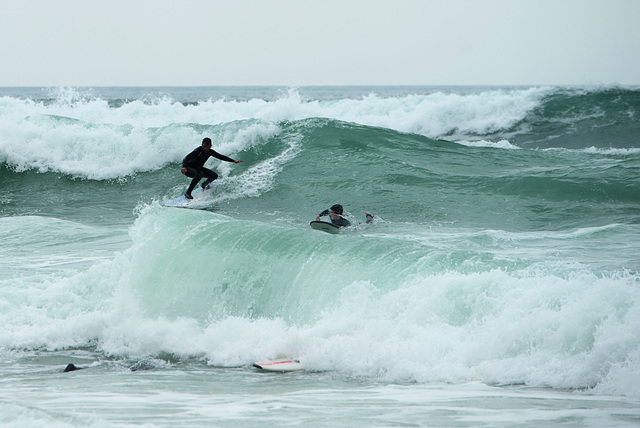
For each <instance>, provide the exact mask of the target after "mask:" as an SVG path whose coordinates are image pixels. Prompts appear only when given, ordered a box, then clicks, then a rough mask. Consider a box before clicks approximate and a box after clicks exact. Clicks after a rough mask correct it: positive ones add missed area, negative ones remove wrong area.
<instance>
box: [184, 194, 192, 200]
mask: <svg viewBox="0 0 640 428" xmlns="http://www.w3.org/2000/svg"><path fill="white" fill-rule="evenodd" d="M184 197H185V198H187V199H193V196H191V193H185V194H184Z"/></svg>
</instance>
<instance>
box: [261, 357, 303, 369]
mask: <svg viewBox="0 0 640 428" xmlns="http://www.w3.org/2000/svg"><path fill="white" fill-rule="evenodd" d="M253 367H256V368H258V369H260V370H264V371H267V372H295V371H298V370H304V366H303V365H302V363H301V362H300V361H298V360H290V359H287V358H281V359H278V360H266V361H261V362H258V363H253Z"/></svg>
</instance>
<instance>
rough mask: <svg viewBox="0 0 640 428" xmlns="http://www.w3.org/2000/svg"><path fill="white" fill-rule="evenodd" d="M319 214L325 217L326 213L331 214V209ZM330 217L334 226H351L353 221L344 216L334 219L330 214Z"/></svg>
mask: <svg viewBox="0 0 640 428" xmlns="http://www.w3.org/2000/svg"><path fill="white" fill-rule="evenodd" d="M318 215H319V216H320V217H324V216H326V215H329V210H324V211H322V212H321V213H320V214H318ZM329 219H331V224H333V225H334V226H338V227H346V226H351V222H350V221H349V220H347V219H346V218H344V217H342V216H340V218H339V219H337V220H334V219H332V218H331V216H329Z"/></svg>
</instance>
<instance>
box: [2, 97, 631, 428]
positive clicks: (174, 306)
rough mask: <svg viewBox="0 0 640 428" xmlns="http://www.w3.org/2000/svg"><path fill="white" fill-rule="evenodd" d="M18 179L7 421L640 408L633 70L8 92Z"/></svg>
mask: <svg viewBox="0 0 640 428" xmlns="http://www.w3.org/2000/svg"><path fill="white" fill-rule="evenodd" d="M205 136H208V137H210V138H212V140H213V146H214V149H215V150H217V151H218V152H220V153H223V154H226V155H229V156H231V157H233V158H235V159H243V160H245V162H244V163H241V164H230V163H226V162H219V161H214V160H213V159H212V160H210V161H209V163H208V164H207V166H208V167H210V168H212V169H214V170H216V171H217V172H218V173H219V174H220V175H221V178H220V179H219V180H218V181H216V182H215V184H214V185H213V189H212V190H211V191H209V192H207V194H206V195H205V197H204V198H202V199H201V200H198V201H197V202H194V203H193V204H192V206H191V208H193V209H181V208H172V207H166V206H164V204H165V203H166V202H168V201H170V200H172V199H173V198H176V197H178V196H180V195H181V194H183V193H184V191H185V189H186V187H187V185H188V183H189V180H188V179H186V178H185V177H184V176H182V175H181V174H180V163H181V160H182V158H183V157H184V156H185V155H186V154H187V153H188V152H189V151H191V150H193V149H194V148H195V147H197V146H198V145H199V144H200V142H201V140H202V138H203V137H205ZM0 190H1V191H0V385H1V387H0V424H1V425H2V426H9V427H22V426H29V427H35V426H42V427H44V426H46V427H87V426H89V427H111V426H113V427H124V426H127V427H129V426H146V427H155V426H220V427H239V426H243V427H244V426H274V427H275V426H278V427H279V426H300V425H305V426H317V427H325V426H326V427H364V426H380V427H388V426H429V427H478V426H491V427H511V426H520V427H540V426H574V427H583V426H590V427H611V426H616V427H617V426H620V427H623V426H637V425H639V424H640V256H639V254H640V89H639V88H633V87H619V86H607V87H370V88H369V87H307V88H276V87H222V88H211V87H203V88H197V87H194V88H0ZM334 203H341V204H342V205H343V206H344V207H345V212H346V214H347V215H348V216H349V217H350V218H351V219H352V221H353V222H354V223H355V224H356V225H355V226H354V227H352V228H349V229H345V230H343V231H342V232H341V233H340V234H338V235H329V234H325V233H323V232H318V231H314V230H312V229H311V228H310V227H309V221H311V220H313V219H314V218H315V215H316V214H317V213H319V212H320V211H322V210H324V209H326V208H328V207H329V206H331V205H333V204H334ZM365 211H370V212H371V213H373V214H374V216H375V218H376V221H375V223H374V224H371V225H367V224H364V219H365V218H364V212H365ZM282 356H286V357H289V358H297V359H299V360H300V361H301V362H302V363H303V364H304V366H305V368H306V370H304V371H301V372H295V373H285V374H278V373H276V374H274V373H263V372H259V371H258V370H257V369H255V368H253V367H252V363H253V362H254V361H259V360H263V359H270V358H277V357H282ZM70 363H72V364H75V365H76V366H78V367H81V368H83V370H79V371H73V372H68V373H63V370H64V368H65V366H66V365H67V364H70Z"/></svg>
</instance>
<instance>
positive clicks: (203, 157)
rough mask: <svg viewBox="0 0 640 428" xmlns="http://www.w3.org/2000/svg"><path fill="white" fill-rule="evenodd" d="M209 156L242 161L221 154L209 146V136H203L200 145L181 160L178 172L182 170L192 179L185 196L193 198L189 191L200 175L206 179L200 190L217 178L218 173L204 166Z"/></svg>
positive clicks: (234, 161) (229, 160)
mask: <svg viewBox="0 0 640 428" xmlns="http://www.w3.org/2000/svg"><path fill="white" fill-rule="evenodd" d="M211 156H213V157H214V158H216V159H220V160H223V161H226V162H233V163H240V162H244V161H243V160H233V159H231V158H230V157H227V156H225V155H221V154H220V153H218V152H216V151H215V150H213V149H212V148H211V138H209V137H206V138H204V139H203V140H202V146H200V147H196V149H195V150H194V151H192V152H191V153H189V154H188V155H187V156H185V157H184V159H183V160H182V169H181V170H180V172H182V173H183V174H184V175H186V176H187V177H189V178H193V180H191V184H189V189H187V193H185V194H184V197H185V198H187V199H193V196H191V191H192V190H193V189H194V188H195V187H196V186H197V185H198V182H199V181H200V180H201V179H202V177H207V180H206V181H205V182H204V183H202V190H204V189H208V188H209V184H211V182H212V181H213V180H215V179H216V178H218V174H216V173H215V172H214V171H211V170H210V169H207V168H205V167H204V164H205V162H207V159H209V157H211Z"/></svg>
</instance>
